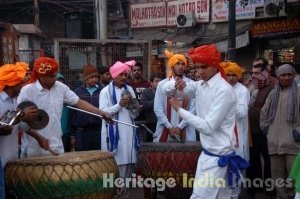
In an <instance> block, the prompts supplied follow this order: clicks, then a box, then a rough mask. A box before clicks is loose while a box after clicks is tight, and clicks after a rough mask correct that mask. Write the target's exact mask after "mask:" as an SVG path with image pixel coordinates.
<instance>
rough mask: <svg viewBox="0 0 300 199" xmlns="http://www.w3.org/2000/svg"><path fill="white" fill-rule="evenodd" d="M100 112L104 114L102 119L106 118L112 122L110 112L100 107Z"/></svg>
mask: <svg viewBox="0 0 300 199" xmlns="http://www.w3.org/2000/svg"><path fill="white" fill-rule="evenodd" d="M99 114H100V115H101V116H102V119H104V120H105V121H106V122H112V118H111V115H110V114H109V113H107V112H105V111H102V110H100V109H99Z"/></svg>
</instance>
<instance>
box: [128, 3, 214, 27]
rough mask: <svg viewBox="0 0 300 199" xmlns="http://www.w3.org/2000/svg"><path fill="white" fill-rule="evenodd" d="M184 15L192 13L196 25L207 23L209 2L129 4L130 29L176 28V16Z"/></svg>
mask: <svg viewBox="0 0 300 199" xmlns="http://www.w3.org/2000/svg"><path fill="white" fill-rule="evenodd" d="M185 13H194V14H195V20H196V22H197V23H206V22H209V0H178V1H168V2H157V3H143V4H131V7H130V23H131V28H149V27H166V26H176V19H177V16H178V15H180V14H185Z"/></svg>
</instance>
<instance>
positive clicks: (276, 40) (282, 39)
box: [250, 18, 300, 68]
mask: <svg viewBox="0 0 300 199" xmlns="http://www.w3.org/2000/svg"><path fill="white" fill-rule="evenodd" d="M250 32H251V36H252V37H253V38H254V40H255V43H256V45H257V46H258V55H259V56H262V57H264V58H266V59H267V60H268V62H269V65H271V66H273V68H277V67H278V66H280V65H282V64H284V63H292V61H293V57H294V49H295V46H296V45H299V44H300V36H299V33H300V18H295V19H277V20H272V21H264V22H257V23H255V24H254V25H253V26H252V27H251V30H250Z"/></svg>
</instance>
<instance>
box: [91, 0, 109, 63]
mask: <svg viewBox="0 0 300 199" xmlns="http://www.w3.org/2000/svg"><path fill="white" fill-rule="evenodd" d="M94 5H95V8H94V9H95V19H96V38H97V39H107V1H106V0H95V1H94ZM101 62H102V65H103V66H106V65H107V64H106V55H101Z"/></svg>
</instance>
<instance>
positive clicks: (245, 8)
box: [212, 0, 264, 22]
mask: <svg viewBox="0 0 300 199" xmlns="http://www.w3.org/2000/svg"><path fill="white" fill-rule="evenodd" d="M243 2H244V1H243V0H237V1H236V6H235V7H236V9H235V11H236V20H243V19H253V18H255V9H256V8H257V7H263V6H264V0H249V1H248V4H247V5H243ZM228 11H229V4H228V1H226V0H212V22H224V21H228Z"/></svg>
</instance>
